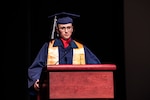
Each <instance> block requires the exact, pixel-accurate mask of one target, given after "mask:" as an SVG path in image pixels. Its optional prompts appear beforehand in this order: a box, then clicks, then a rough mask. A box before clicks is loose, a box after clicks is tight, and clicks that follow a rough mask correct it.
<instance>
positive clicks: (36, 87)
mask: <svg viewBox="0 0 150 100" xmlns="http://www.w3.org/2000/svg"><path fill="white" fill-rule="evenodd" d="M34 89H35V90H36V91H39V89H40V86H39V79H38V80H36V82H35V83H34Z"/></svg>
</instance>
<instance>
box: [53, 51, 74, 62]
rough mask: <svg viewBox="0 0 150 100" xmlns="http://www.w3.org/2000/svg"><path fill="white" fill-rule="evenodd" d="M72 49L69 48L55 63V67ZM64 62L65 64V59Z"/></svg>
mask: <svg viewBox="0 0 150 100" xmlns="http://www.w3.org/2000/svg"><path fill="white" fill-rule="evenodd" d="M71 49H72V48H69V49H68V50H67V51H66V52H65V53H64V55H63V56H62V57H61V58H60V59H59V60H58V61H57V62H56V63H55V65H57V64H58V63H59V62H61V60H62V59H64V57H65V56H66V55H67V54H68V53H69V52H70V51H71ZM65 61H66V62H67V58H66V57H65Z"/></svg>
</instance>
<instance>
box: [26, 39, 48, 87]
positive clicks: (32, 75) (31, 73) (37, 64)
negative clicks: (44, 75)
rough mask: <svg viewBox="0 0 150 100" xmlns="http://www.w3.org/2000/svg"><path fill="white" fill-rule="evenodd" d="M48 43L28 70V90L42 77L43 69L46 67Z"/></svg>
mask: <svg viewBox="0 0 150 100" xmlns="http://www.w3.org/2000/svg"><path fill="white" fill-rule="evenodd" d="M47 49H48V43H47V42H46V43H44V44H43V46H42V48H41V49H40V51H39V52H38V54H37V56H36V58H35V59H34V61H33V63H32V64H31V66H29V68H28V88H30V87H31V86H32V85H33V84H34V82H35V81H36V80H37V79H40V75H41V72H42V69H43V67H46V62H47Z"/></svg>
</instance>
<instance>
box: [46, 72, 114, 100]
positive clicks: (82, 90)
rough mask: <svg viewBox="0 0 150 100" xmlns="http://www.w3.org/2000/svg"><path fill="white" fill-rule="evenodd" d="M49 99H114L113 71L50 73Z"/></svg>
mask: <svg viewBox="0 0 150 100" xmlns="http://www.w3.org/2000/svg"><path fill="white" fill-rule="evenodd" d="M48 88H49V99H82V98H84V99H85V98H108V99H111V98H114V84H113V72H112V71H74V72H72V71H58V72H49V87H48Z"/></svg>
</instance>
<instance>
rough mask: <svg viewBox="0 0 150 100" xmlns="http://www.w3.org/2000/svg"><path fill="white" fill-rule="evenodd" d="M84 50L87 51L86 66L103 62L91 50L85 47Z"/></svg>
mask: <svg viewBox="0 0 150 100" xmlns="http://www.w3.org/2000/svg"><path fill="white" fill-rule="evenodd" d="M84 50H85V59H86V64H101V61H100V60H99V59H98V57H97V56H96V55H95V54H94V53H93V52H92V51H91V50H90V49H89V48H87V47H86V46H84Z"/></svg>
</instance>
